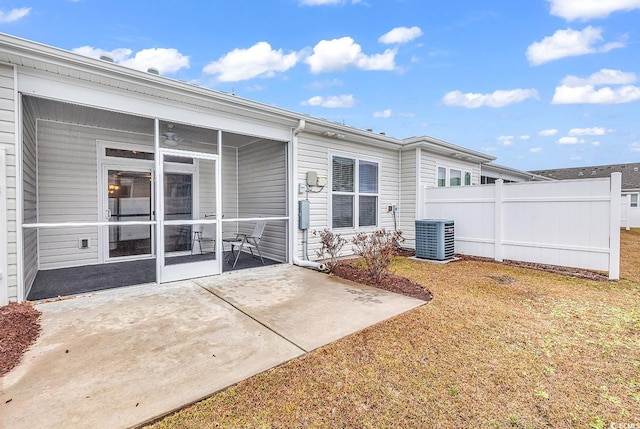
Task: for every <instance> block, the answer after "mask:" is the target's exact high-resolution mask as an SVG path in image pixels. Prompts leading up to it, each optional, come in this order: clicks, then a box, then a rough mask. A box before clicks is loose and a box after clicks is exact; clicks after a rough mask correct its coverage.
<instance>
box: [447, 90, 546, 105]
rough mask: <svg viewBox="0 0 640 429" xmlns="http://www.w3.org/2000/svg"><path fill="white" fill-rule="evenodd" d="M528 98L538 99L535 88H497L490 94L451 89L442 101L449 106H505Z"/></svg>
mask: <svg viewBox="0 0 640 429" xmlns="http://www.w3.org/2000/svg"><path fill="white" fill-rule="evenodd" d="M528 98H534V99H536V100H537V99H538V98H539V97H538V91H536V90H535V89H512V90H497V91H494V92H493V93H490V94H477V93H471V92H469V93H466V94H463V93H462V92H461V91H451V92H448V93H447V94H445V96H444V97H443V98H442V102H443V103H444V104H446V105H447V106H461V107H466V108H467V109H475V108H477V107H481V106H489V107H504V106H507V105H509V104H514V103H520V102H522V101H524V100H526V99H528Z"/></svg>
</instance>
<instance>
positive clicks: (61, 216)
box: [38, 120, 153, 270]
mask: <svg viewBox="0 0 640 429" xmlns="http://www.w3.org/2000/svg"><path fill="white" fill-rule="evenodd" d="M96 140H108V141H115V142H122V143H132V144H146V145H148V146H149V147H151V146H152V144H153V139H152V137H151V136H144V135H140V134H132V133H126V132H122V131H114V130H104V129H100V128H90V127H83V126H77V125H73V124H66V123H61V122H51V121H43V120H39V121H38V204H39V222H40V223H46V222H98V221H100V220H101V219H100V218H99V216H98V161H97V150H96ZM39 236H40V241H39V257H40V269H43V270H46V269H53V268H62V267H71V266H79V265H86V264H96V263H98V245H97V243H98V228H93V227H82V228H72V229H69V228H55V229H45V228H43V229H41V230H40V232H39ZM80 238H89V239H90V240H91V242H92V243H95V245H92V246H91V247H90V248H89V249H79V248H78V239H80Z"/></svg>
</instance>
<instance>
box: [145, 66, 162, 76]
mask: <svg viewBox="0 0 640 429" xmlns="http://www.w3.org/2000/svg"><path fill="white" fill-rule="evenodd" d="M147 73H149V74H155V75H159V74H160V70H158V69H157V68H155V67H149V68H148V69H147Z"/></svg>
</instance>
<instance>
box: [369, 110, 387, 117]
mask: <svg viewBox="0 0 640 429" xmlns="http://www.w3.org/2000/svg"><path fill="white" fill-rule="evenodd" d="M373 117H374V118H390V117H391V109H385V110H382V111H380V112H373Z"/></svg>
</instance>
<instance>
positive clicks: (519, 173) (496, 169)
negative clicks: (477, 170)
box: [481, 162, 553, 181]
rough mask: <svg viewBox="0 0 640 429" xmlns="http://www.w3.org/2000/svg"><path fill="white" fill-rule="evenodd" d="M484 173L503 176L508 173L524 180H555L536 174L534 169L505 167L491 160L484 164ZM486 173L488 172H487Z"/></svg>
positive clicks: (482, 170)
mask: <svg viewBox="0 0 640 429" xmlns="http://www.w3.org/2000/svg"><path fill="white" fill-rule="evenodd" d="M481 172H482V175H489V174H493V175H495V176H498V177H502V175H508V176H512V177H513V176H515V177H517V178H519V179H522V180H523V181H532V180H535V181H550V180H553V179H551V178H549V177H546V176H542V175H539V174H536V173H534V172H532V171H523V170H518V169H516V168H511V167H505V166H504V165H499V164H495V163H493V162H489V163H486V164H482V169H481ZM485 173H486V174H485ZM491 177H493V176H491Z"/></svg>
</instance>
